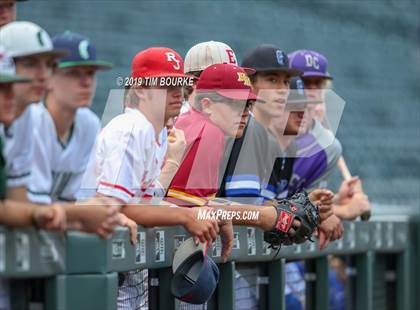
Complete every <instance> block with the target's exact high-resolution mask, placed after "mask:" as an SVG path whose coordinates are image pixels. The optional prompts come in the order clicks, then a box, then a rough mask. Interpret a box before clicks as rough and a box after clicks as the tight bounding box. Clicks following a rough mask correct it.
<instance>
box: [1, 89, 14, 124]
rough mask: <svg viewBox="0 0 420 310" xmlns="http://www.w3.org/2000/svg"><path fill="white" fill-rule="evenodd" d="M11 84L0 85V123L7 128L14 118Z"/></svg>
mask: <svg viewBox="0 0 420 310" xmlns="http://www.w3.org/2000/svg"><path fill="white" fill-rule="evenodd" d="M13 99H14V93H13V84H12V83H7V84H0V123H2V124H4V125H6V126H8V125H10V124H11V123H12V121H13V119H14V117H15V108H16V107H15V103H14V100H13Z"/></svg>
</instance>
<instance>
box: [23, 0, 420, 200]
mask: <svg viewBox="0 0 420 310" xmlns="http://www.w3.org/2000/svg"><path fill="white" fill-rule="evenodd" d="M419 10H420V7H419V3H418V2H417V1H275V2H274V1H227V2H226V1H167V2H164V1H111V0H108V1H106V0H105V1H92V0H85V1H58V0H56V1H40V0H31V1H28V2H23V3H19V4H18V20H29V21H34V22H36V23H38V24H39V25H41V26H42V27H43V28H45V29H46V30H47V31H48V32H49V33H50V34H51V35H54V34H56V33H58V32H62V31H64V30H72V31H76V32H80V33H82V34H84V35H86V36H88V37H89V38H90V39H91V40H92V41H93V42H94V43H96V45H97V49H98V56H99V57H100V58H101V59H104V60H109V61H111V62H113V63H114V64H115V68H114V70H112V71H110V72H107V73H100V75H99V76H98V90H97V94H96V97H95V101H94V104H93V110H94V111H95V112H96V113H98V115H99V116H101V114H102V112H103V109H104V106H105V103H106V100H107V97H108V93H109V90H110V89H112V88H116V82H115V79H116V77H118V76H127V75H128V74H129V72H130V61H131V58H132V57H133V56H134V55H135V54H136V53H137V52H138V51H140V50H142V49H144V48H147V47H150V46H168V47H171V48H173V49H175V50H177V51H178V52H179V53H180V54H181V55H182V56H184V55H185V53H186V51H187V50H188V49H189V48H190V47H191V46H193V45H194V44H196V43H199V42H202V41H208V40H216V41H222V42H225V43H227V44H229V45H230V46H231V47H232V48H233V49H234V50H235V52H236V54H237V56H238V58H239V61H241V58H242V56H243V55H244V53H245V52H246V51H247V50H249V49H251V48H253V47H255V46H256V45H258V44H261V43H273V44H276V45H277V46H279V47H280V48H282V49H284V50H285V51H286V52H291V51H293V50H296V49H301V48H306V49H314V50H317V51H319V52H321V53H323V54H324V55H325V56H327V58H328V60H329V71H330V73H331V74H332V75H333V76H334V77H335V80H334V89H335V91H336V92H337V93H338V94H339V95H340V96H341V97H342V98H344V99H345V100H346V106H345V110H344V114H343V117H342V121H341V123H340V126H339V129H338V133H337V136H338V138H339V139H340V141H341V142H342V144H343V147H344V155H345V158H346V160H347V162H348V165H349V167H350V169H351V171H352V173H353V174H355V175H359V176H361V177H362V179H363V181H364V185H365V189H366V192H367V193H368V194H369V197H370V198H371V199H372V200H373V201H374V202H377V203H381V204H398V205H400V204H403V205H412V206H413V208H418V206H419V202H420V102H419V98H420V96H419V92H420V91H419V85H420V83H419V82H420V81H419V73H420V48H419V41H420V40H419V39H420V27H419V25H420V21H419V19H420V18H419V16H420V13H419V12H420V11H419ZM115 109H116V110H118V109H120V107H115ZM334 176H335V179H336V182H334V183H335V184H337V181H338V174H337V173H335V175H334Z"/></svg>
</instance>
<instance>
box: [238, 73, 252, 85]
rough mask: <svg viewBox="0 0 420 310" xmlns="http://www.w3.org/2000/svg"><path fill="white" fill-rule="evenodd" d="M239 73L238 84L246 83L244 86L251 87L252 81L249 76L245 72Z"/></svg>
mask: <svg viewBox="0 0 420 310" xmlns="http://www.w3.org/2000/svg"><path fill="white" fill-rule="evenodd" d="M237 73H238V82H242V83H244V85H246V86H249V87H251V80H250V79H249V77H248V75H246V73H243V72H237Z"/></svg>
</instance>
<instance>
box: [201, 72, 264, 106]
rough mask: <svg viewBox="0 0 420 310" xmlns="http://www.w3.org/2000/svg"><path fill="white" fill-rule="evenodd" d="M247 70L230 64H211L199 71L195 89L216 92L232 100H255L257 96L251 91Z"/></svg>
mask: <svg viewBox="0 0 420 310" xmlns="http://www.w3.org/2000/svg"><path fill="white" fill-rule="evenodd" d="M245 70H246V71H245ZM249 70H250V69H248V68H247V69H245V68H241V67H238V66H236V65H232V64H216V65H211V66H209V67H207V68H206V69H204V71H203V72H202V73H201V75H200V78H199V80H198V82H197V87H196V91H197V92H198V93H199V92H201V93H203V92H216V93H217V94H219V95H221V96H223V97H226V98H229V99H234V100H256V99H257V96H255V94H254V93H253V92H252V89H251V81H250V79H249V77H248V75H247V72H249ZM251 70H252V69H251ZM254 73H255V71H254Z"/></svg>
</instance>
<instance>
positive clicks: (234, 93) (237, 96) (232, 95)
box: [212, 89, 257, 100]
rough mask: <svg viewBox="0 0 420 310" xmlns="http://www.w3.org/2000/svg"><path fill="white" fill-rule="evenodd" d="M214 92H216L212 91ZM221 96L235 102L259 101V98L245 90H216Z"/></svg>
mask: <svg viewBox="0 0 420 310" xmlns="http://www.w3.org/2000/svg"><path fill="white" fill-rule="evenodd" d="M212 91H214V90H212ZM216 93H218V94H219V95H221V96H223V97H226V98H229V99H233V100H257V96H256V95H255V94H254V93H253V92H252V91H249V90H243V89H220V90H216Z"/></svg>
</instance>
